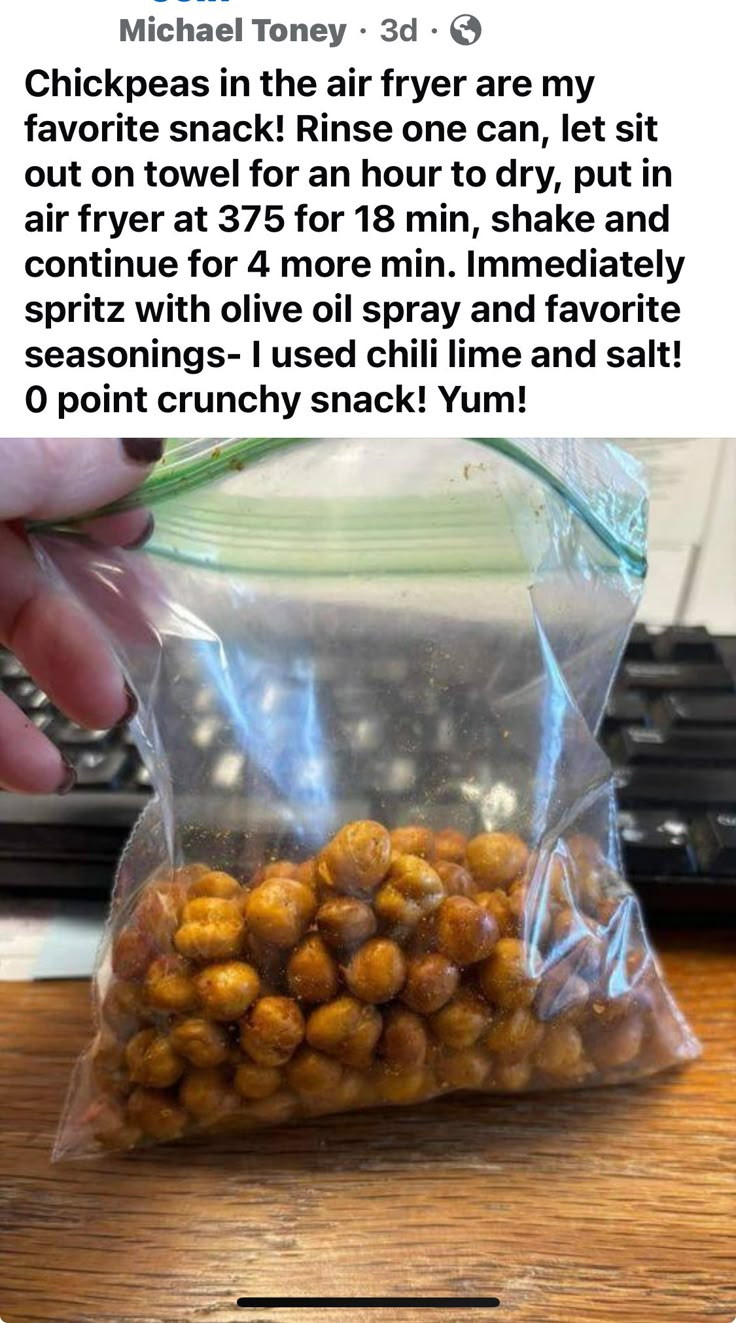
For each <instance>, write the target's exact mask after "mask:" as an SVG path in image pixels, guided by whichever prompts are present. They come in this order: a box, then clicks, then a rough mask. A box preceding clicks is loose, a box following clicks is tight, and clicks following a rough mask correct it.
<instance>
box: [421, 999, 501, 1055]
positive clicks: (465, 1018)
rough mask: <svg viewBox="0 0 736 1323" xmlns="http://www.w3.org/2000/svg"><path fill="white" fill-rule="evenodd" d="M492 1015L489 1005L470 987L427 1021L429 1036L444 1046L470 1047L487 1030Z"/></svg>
mask: <svg viewBox="0 0 736 1323" xmlns="http://www.w3.org/2000/svg"><path fill="white" fill-rule="evenodd" d="M490 1019H491V1012H490V1009H489V1007H488V1003H487V1002H485V1001H484V1000H483V998H482V997H480V996H479V995H478V993H477V992H474V991H473V989H472V988H460V990H459V992H457V993H456V994H455V996H454V997H453V998H452V999H451V1000H450V1001H448V1002H447V1004H446V1005H445V1006H443V1007H442V1009H441V1010H439V1011H435V1014H434V1015H433V1016H432V1018H431V1020H430V1024H431V1027H432V1033H433V1034H434V1036H435V1038H436V1039H437V1040H438V1042H440V1043H442V1044H443V1046H445V1047H450V1048H455V1049H460V1048H465V1047H473V1046H474V1045H475V1043H477V1042H478V1039H479V1038H480V1036H481V1034H482V1033H483V1031H484V1029H487V1028H488V1025H489V1023H490Z"/></svg>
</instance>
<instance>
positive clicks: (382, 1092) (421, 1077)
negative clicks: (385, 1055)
mask: <svg viewBox="0 0 736 1323" xmlns="http://www.w3.org/2000/svg"><path fill="white" fill-rule="evenodd" d="M373 1079H374V1084H375V1086H376V1090H377V1093H378V1099H379V1101H380V1102H385V1103H391V1104H393V1105H394V1106H398V1107H402V1106H408V1105H409V1104H410V1103H416V1102H421V1101H422V1099H424V1098H429V1097H431V1096H432V1094H433V1093H435V1092H436V1089H435V1088H434V1081H433V1078H432V1076H431V1075H430V1073H429V1071H428V1070H427V1069H426V1067H421V1066H420V1067H418V1068H417V1069H415V1070H404V1071H401V1072H399V1073H398V1074H397V1073H396V1072H395V1071H393V1070H389V1069H388V1068H387V1067H386V1066H383V1067H380V1066H379V1067H377V1069H376V1071H375V1073H374V1076H373Z"/></svg>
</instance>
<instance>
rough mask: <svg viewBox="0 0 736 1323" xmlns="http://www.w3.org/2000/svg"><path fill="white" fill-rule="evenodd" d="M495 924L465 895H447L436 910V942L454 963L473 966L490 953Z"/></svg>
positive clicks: (495, 932) (495, 938) (492, 919)
mask: <svg viewBox="0 0 736 1323" xmlns="http://www.w3.org/2000/svg"><path fill="white" fill-rule="evenodd" d="M498 938H499V931H498V924H497V923H496V920H495V919H494V918H493V916H492V915H491V914H489V913H488V911H487V910H485V909H483V908H482V907H481V906H480V905H476V903H475V901H474V900H471V899H470V897H468V896H448V897H447V899H446V900H443V902H442V904H441V905H440V907H439V909H438V911H437V945H438V946H439V948H440V951H443V952H444V954H445V955H446V956H449V958H450V960H452V961H454V963H455V964H456V965H475V964H477V963H478V961H479V960H485V959H486V957H487V956H489V955H490V954H491V951H492V950H493V948H494V946H495V945H496V942H497V941H498Z"/></svg>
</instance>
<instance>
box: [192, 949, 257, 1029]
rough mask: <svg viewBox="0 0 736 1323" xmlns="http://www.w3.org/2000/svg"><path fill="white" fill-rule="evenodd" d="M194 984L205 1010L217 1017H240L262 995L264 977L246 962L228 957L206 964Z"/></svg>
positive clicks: (215, 1018) (224, 1018)
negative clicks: (260, 977) (218, 961)
mask: <svg viewBox="0 0 736 1323" xmlns="http://www.w3.org/2000/svg"><path fill="white" fill-rule="evenodd" d="M194 986H195V988H196V990H197V996H198V997H199V1000H200V1002H201V1004H202V1008H203V1010H204V1011H205V1013H206V1014H207V1015H209V1016H210V1017H211V1018H212V1019H213V1020H239V1019H240V1018H241V1016H243V1015H245V1012H246V1011H247V1009H248V1007H249V1006H251V1005H252V1004H253V1002H254V1001H255V999H256V997H257V996H258V994H259V992H260V990H261V980H260V979H259V977H258V974H257V973H256V971H255V969H254V968H253V966H252V965H247V964H246V963H245V961H243V960H225V961H223V962H222V963H221V964H215V965H205V967H204V969H201V970H200V971H199V973H198V974H197V975H196V977H195V980H194Z"/></svg>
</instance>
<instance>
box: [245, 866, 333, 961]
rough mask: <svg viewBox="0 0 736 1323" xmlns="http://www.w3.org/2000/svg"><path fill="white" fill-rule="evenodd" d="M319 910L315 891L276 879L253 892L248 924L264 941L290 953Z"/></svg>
mask: <svg viewBox="0 0 736 1323" xmlns="http://www.w3.org/2000/svg"><path fill="white" fill-rule="evenodd" d="M315 909H316V902H315V898H314V892H313V891H312V889H311V887H307V886H305V885H304V883H303V882H297V880H296V878H289V877H272V878H269V879H268V880H267V881H266V882H261V883H260V885H259V886H257V887H256V888H255V890H253V891H251V893H250V895H249V897H248V900H247V901H246V905H245V921H246V923H247V925H248V929H249V931H250V932H252V933H254V934H255V936H256V937H260V938H261V940H262V941H264V942H270V943H271V945H272V946H278V947H283V948H286V949H290V948H291V947H292V946H295V945H296V943H297V942H298V941H299V939H300V938H301V937H302V936H303V935H304V933H305V932H306V930H307V928H308V927H309V924H310V923H311V921H312V919H313V917H314V912H315Z"/></svg>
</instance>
